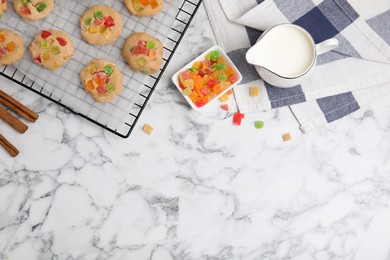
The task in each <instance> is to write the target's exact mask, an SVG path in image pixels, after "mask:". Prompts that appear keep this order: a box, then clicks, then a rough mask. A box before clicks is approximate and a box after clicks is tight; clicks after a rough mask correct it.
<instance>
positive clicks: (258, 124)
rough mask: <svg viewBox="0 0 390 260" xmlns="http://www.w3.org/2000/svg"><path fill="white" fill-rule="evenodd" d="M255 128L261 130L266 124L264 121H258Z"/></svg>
mask: <svg viewBox="0 0 390 260" xmlns="http://www.w3.org/2000/svg"><path fill="white" fill-rule="evenodd" d="M255 127H256V129H261V128H263V127H264V122H263V121H256V122H255Z"/></svg>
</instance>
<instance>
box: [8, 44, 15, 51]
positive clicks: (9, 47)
mask: <svg viewBox="0 0 390 260" xmlns="http://www.w3.org/2000/svg"><path fill="white" fill-rule="evenodd" d="M15 49H16V43H15V42H9V43H8V44H7V50H8V51H10V52H11V51H14V50H15Z"/></svg>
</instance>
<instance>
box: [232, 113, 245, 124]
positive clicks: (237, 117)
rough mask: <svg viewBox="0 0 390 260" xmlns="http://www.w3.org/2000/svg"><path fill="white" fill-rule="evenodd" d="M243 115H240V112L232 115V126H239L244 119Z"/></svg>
mask: <svg viewBox="0 0 390 260" xmlns="http://www.w3.org/2000/svg"><path fill="white" fill-rule="evenodd" d="M244 117H245V115H244V114H241V113H240V112H236V113H234V116H233V124H234V125H241V120H242V119H244Z"/></svg>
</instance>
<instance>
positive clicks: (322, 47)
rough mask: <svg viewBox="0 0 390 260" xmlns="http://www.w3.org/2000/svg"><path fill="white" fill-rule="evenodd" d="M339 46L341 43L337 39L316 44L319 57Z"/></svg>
mask: <svg viewBox="0 0 390 260" xmlns="http://www.w3.org/2000/svg"><path fill="white" fill-rule="evenodd" d="M337 46H339V41H338V40H337V39H336V38H332V39H328V40H325V41H323V42H320V43H318V44H316V51H317V55H321V54H324V53H327V52H328V51H331V50H333V49H334V48H336V47H337Z"/></svg>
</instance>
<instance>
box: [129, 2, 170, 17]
mask: <svg viewBox="0 0 390 260" xmlns="http://www.w3.org/2000/svg"><path fill="white" fill-rule="evenodd" d="M123 2H124V3H125V5H126V7H127V9H129V11H130V13H131V14H133V15H136V16H153V15H155V14H157V13H158V12H160V11H161V9H162V8H163V6H164V0H123Z"/></svg>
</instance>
